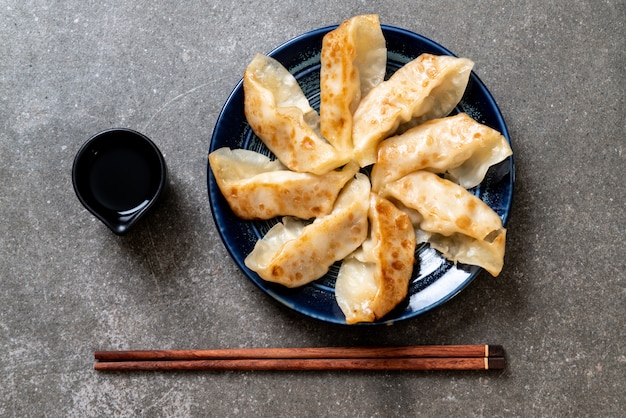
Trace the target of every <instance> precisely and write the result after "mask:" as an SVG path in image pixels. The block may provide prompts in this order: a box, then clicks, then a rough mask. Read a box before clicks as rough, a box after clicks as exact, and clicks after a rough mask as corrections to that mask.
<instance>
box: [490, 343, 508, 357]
mask: <svg viewBox="0 0 626 418" xmlns="http://www.w3.org/2000/svg"><path fill="white" fill-rule="evenodd" d="M488 356H489V357H504V347H502V346H501V345H490V346H489V349H488Z"/></svg>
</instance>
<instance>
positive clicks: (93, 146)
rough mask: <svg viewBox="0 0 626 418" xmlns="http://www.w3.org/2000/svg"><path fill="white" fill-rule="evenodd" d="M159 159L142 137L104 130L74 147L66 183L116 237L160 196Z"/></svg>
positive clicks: (161, 161) (162, 181)
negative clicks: (70, 171)
mask: <svg viewBox="0 0 626 418" xmlns="http://www.w3.org/2000/svg"><path fill="white" fill-rule="evenodd" d="M166 177H167V167H166V165H165V159H164V158H163V155H162V154H161V151H159V149H158V148H157V146H156V145H155V144H154V143H153V142H152V141H151V140H150V139H149V138H148V137H146V136H145V135H143V134H141V133H139V132H136V131H133V130H131V129H123V128H116V129H109V130H106V131H103V132H100V133H98V134H96V135H94V136H92V137H91V138H90V139H89V140H87V142H85V143H84V144H83V145H82V147H81V148H80V149H79V151H78V153H77V154H76V157H75V159H74V165H73V167H72V183H73V185H74V191H75V192H76V195H77V196H78V199H79V200H80V202H81V203H82V204H83V205H84V206H85V208H87V210H89V211H90V212H91V213H92V214H93V215H94V216H96V218H98V219H100V220H101V221H102V222H103V223H104V224H105V225H106V226H107V227H109V228H110V229H111V231H113V232H114V233H115V234H117V235H124V234H126V233H127V232H128V231H129V230H130V228H131V227H132V226H133V225H135V224H136V223H137V221H139V219H141V217H142V216H143V215H145V214H146V213H147V212H148V210H149V209H150V208H152V207H153V206H154V204H155V203H156V202H157V201H158V200H159V198H160V197H161V196H162V194H163V192H164V190H165V186H166Z"/></svg>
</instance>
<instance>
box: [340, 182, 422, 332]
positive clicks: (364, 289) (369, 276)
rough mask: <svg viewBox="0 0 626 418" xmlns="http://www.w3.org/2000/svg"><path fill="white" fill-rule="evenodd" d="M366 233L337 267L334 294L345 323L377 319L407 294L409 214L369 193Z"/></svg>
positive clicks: (411, 255)
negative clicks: (356, 249)
mask: <svg viewBox="0 0 626 418" xmlns="http://www.w3.org/2000/svg"><path fill="white" fill-rule="evenodd" d="M368 219H369V222H370V236H369V238H368V239H367V240H366V241H365V242H364V243H363V245H362V247H361V248H360V249H359V250H358V251H357V252H355V253H354V254H353V255H352V256H351V257H350V258H348V259H346V260H345V261H344V263H343V264H342V266H341V268H340V269H339V274H338V276H337V283H336V285H335V296H336V298H337V303H338V304H339V306H340V308H341V310H342V312H343V313H344V315H345V316H346V322H347V323H348V324H354V323H357V322H371V321H374V320H376V319H380V318H382V317H384V316H385V315H386V314H388V313H389V312H390V311H391V310H392V309H393V308H395V307H396V306H397V305H398V304H399V303H400V302H401V301H402V300H403V299H404V298H405V297H406V295H407V293H408V287H409V281H410V280H411V275H412V273H413V264H414V263H415V246H416V242H415V232H414V230H413V225H412V224H411V220H410V219H409V216H408V215H407V214H406V213H404V212H403V211H401V210H400V209H398V208H397V207H396V206H395V205H394V204H393V203H391V202H390V201H388V200H386V199H383V198H382V197H380V196H378V195H376V194H374V193H372V194H371V196H370V206H369V212H368Z"/></svg>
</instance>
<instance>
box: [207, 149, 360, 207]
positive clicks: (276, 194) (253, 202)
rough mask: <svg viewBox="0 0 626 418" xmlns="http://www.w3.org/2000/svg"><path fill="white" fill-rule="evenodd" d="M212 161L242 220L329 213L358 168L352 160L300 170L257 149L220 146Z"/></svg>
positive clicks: (210, 157) (216, 177)
mask: <svg viewBox="0 0 626 418" xmlns="http://www.w3.org/2000/svg"><path fill="white" fill-rule="evenodd" d="M209 164H210V166H211V170H212V171H213V174H214V175H215V181H216V182H217V185H218V187H219V188H220V191H221V192H222V195H224V197H225V198H226V201H227V202H228V205H229V206H230V208H231V209H232V210H233V212H234V213H235V214H236V215H237V216H239V217H240V218H242V219H270V218H274V217H276V216H296V217H298V218H302V219H309V218H314V217H318V216H323V215H327V214H329V213H330V211H331V210H332V208H333V204H334V203H335V199H336V198H337V195H338V194H339V192H340V191H341V189H342V188H343V186H344V185H345V184H346V183H347V182H348V181H349V180H350V179H352V178H353V177H354V175H355V174H356V173H357V171H358V170H359V167H358V164H356V163H355V162H352V163H350V164H348V165H346V166H345V167H344V168H343V169H341V170H332V171H329V172H328V173H326V174H321V175H317V174H312V173H297V172H294V171H291V170H287V168H285V166H283V165H282V164H281V162H280V161H278V160H270V158H269V157H267V156H265V155H263V154H260V153H258V152H254V151H250V150H245V149H235V150H231V149H229V148H220V149H217V150H215V151H213V152H212V153H211V154H209Z"/></svg>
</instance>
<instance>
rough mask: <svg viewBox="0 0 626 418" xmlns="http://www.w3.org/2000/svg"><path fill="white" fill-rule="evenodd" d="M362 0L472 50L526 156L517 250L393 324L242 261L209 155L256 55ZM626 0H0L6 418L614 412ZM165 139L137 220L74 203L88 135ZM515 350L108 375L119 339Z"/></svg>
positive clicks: (159, 344) (128, 342) (130, 344)
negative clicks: (117, 228) (286, 300)
mask: <svg viewBox="0 0 626 418" xmlns="http://www.w3.org/2000/svg"><path fill="white" fill-rule="evenodd" d="M362 13H378V14H379V15H380V18H381V21H382V23H385V24H389V25H394V26H398V27H402V28H406V29H408V30H411V31H413V32H417V33H420V34H422V35H424V36H426V37H428V38H430V39H432V40H434V41H436V42H438V43H440V44H442V45H444V46H445V47H447V48H448V49H450V50H451V51H452V52H454V53H455V54H457V55H459V56H464V57H468V58H471V59H472V60H473V61H474V62H475V63H476V66H475V68H474V71H475V72H476V74H477V75H478V76H479V77H480V78H481V79H482V80H483V81H484V82H485V84H486V85H487V86H488V88H489V90H490V91H491V93H492V94H493V96H494V97H495V99H496V101H497V103H498V105H499V107H500V109H501V111H502V113H503V115H504V118H505V120H506V122H507V125H508V128H509V131H510V136H511V140H512V143H513V150H514V153H515V164H516V183H515V194H514V201H513V206H512V211H511V216H510V219H509V222H508V235H507V255H506V264H505V267H504V270H503V272H502V274H501V275H500V276H499V277H498V278H495V279H494V278H492V277H491V276H489V275H488V274H485V273H481V274H480V275H479V276H478V277H477V278H476V279H475V280H474V281H473V282H472V283H471V284H470V285H469V286H468V287H467V288H466V289H465V290H463V291H462V292H461V293H460V294H459V295H457V296H456V297H455V298H453V299H452V300H450V301H449V302H447V303H445V304H444V305H442V306H440V307H439V308H437V309H434V310H432V311H430V312H428V313H426V314H423V315H420V316H418V317H417V318H414V319H411V320H408V321H403V322H400V323H398V324H395V325H393V326H389V327H345V326H336V325H327V324H325V323H322V322H318V321H316V320H313V319H309V318H306V317H302V316H300V315H297V314H294V313H293V312H292V311H290V310H289V309H287V308H285V307H283V306H281V305H279V304H277V303H275V302H273V301H272V300H271V299H269V298H268V297H267V296H266V295H265V294H263V293H262V292H261V291H260V290H259V289H258V288H257V287H256V286H254V285H253V284H252V283H251V282H250V281H249V280H247V279H246V278H245V276H243V274H242V273H240V271H239V270H238V268H237V267H236V265H235V263H234V262H233V261H232V259H231V258H230V257H229V255H228V253H227V251H226V249H225V247H224V245H223V244H222V242H221V240H220V237H219V234H218V232H217V229H216V226H215V224H214V221H213V218H212V215H211V210H210V207H209V201H208V196H207V186H206V184H207V183H206V180H207V172H206V169H207V160H206V158H207V150H208V147H209V141H210V137H211V134H212V131H213V126H214V124H215V121H216V119H217V117H218V115H219V112H220V109H221V107H222V105H223V104H224V102H225V100H226V99H227V97H228V95H229V93H230V92H231V90H232V89H233V87H234V86H235V85H236V83H237V82H238V81H239V80H240V78H241V76H242V74H243V70H244V68H245V66H246V65H247V63H248V62H249V61H250V60H251V58H252V56H253V54H254V53H255V52H268V51H270V50H271V49H273V48H274V47H276V46H277V45H280V44H281V43H283V42H285V41H287V40H289V39H291V38H293V37H295V36H297V35H299V34H301V33H303V32H306V31H309V30H311V29H314V28H318V27H322V26H327V25H331V24H337V23H340V22H341V21H342V20H343V19H346V18H349V17H351V16H353V15H357V14H362ZM625 21H626V5H625V3H624V1H623V0H603V1H582V0H575V1H567V2H565V1H563V2H545V1H538V0H532V1H527V2H509V1H507V2H502V1H473V2H468V1H439V2H429V1H385V2H383V1H343V2H337V1H329V0H328V1H314V2H308V3H305V2H298V1H295V0H290V1H221V2H215V1H191V2H179V1H159V2H148V1H134V2H131V1H117V2H114V1H108V0H107V1H98V2H95V1H77V0H69V1H63V2H61V1H40V0H33V1H11V0H5V1H1V2H0V39H1V40H2V42H1V44H2V45H1V46H0V219H1V222H0V351H1V352H2V357H1V359H0V416H3V417H24V416H47V417H57V416H58V417H85V416H146V417H157V416H171V417H182V416H220V417H221V416H268V417H270V416H271V417H275V416H284V417H302V416H351V417H352V416H355V417H390V416H398V417H400V416H424V417H440V416H447V417H474V416H481V417H482V416H486V417H492V416H500V417H567V416H594V417H616V416H620V415H621V414H623V411H624V409H625V408H626V395H625V394H626V261H625V260H626V245H625V238H626V221H625V219H626V186H625V185H624V171H625V170H626V119H625V116H624V115H625V110H626V109H625V107H624V100H625V97H626V83H625V78H624V68H625V67H626V55H625V54H626V53H625V51H626V28H625V24H624V22H625ZM111 127H126V128H131V129H135V130H138V131H140V132H142V133H144V134H146V135H147V136H149V137H150V138H152V139H153V140H154V142H155V143H156V144H157V145H158V146H159V148H160V149H161V151H162V152H163V154H164V155H165V159H166V161H167V164H168V168H169V180H168V187H169V193H168V195H167V197H166V199H165V200H164V201H163V202H162V203H161V205H160V206H159V207H158V208H157V209H156V210H155V211H154V212H152V213H151V214H150V215H149V216H148V217H146V218H145V219H143V220H142V221H141V222H140V223H139V224H138V225H137V226H136V228H135V229H134V230H133V231H131V233H129V234H128V235H126V236H124V237H118V236H116V235H114V234H112V233H111V232H110V231H109V230H108V229H107V228H106V227H105V226H104V225H103V224H102V223H100V222H99V221H97V220H96V219H95V218H94V217H93V216H92V215H91V214H90V213H89V212H87V210H85V209H84V208H83V207H82V206H81V205H80V203H79V201H78V200H77V199H76V196H75V194H74V191H73V188H72V181H71V168H72V163H73V158H74V155H75V153H76V152H77V150H78V149H79V147H80V146H81V144H82V143H83V142H84V141H85V140H86V139H87V138H89V137H90V136H91V135H92V134H94V133H96V132H98V131H101V130H104V129H107V128H111ZM473 343H494V344H502V345H503V346H504V348H505V349H506V352H507V367H506V369H504V370H502V371H492V372H190V373H157V372H154V373H152V372H148V373H98V372H96V371H94V370H93V353H94V351H96V350H109V349H149V348H155V349H156V348H228V347H297V346H329V345H340V346H341V345H409V344H410V345H416V344H473Z"/></svg>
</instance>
